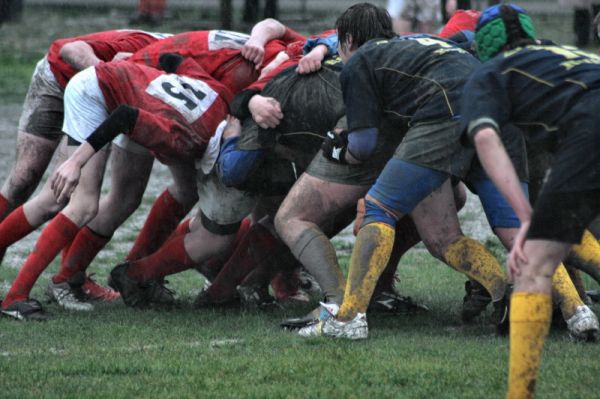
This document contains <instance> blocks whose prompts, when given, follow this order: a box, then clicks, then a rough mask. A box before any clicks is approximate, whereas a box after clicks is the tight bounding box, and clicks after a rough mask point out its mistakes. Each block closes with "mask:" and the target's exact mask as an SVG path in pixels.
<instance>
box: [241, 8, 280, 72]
mask: <svg viewBox="0 0 600 399" xmlns="http://www.w3.org/2000/svg"><path fill="white" fill-rule="evenodd" d="M285 32H286V27H285V25H283V24H282V23H281V22H279V21H277V20H276V19H273V18H267V19H265V20H262V21H260V22H259V23H257V24H256V25H254V27H253V28H252V32H250V39H248V41H247V42H246V44H244V47H242V50H241V53H242V56H243V57H244V58H245V59H247V60H248V61H251V62H253V63H254V64H255V65H256V68H259V67H260V65H261V64H262V61H263V58H264V56H265V45H266V44H267V43H268V42H269V41H271V40H275V39H279V38H281V37H283V36H284V35H285Z"/></svg>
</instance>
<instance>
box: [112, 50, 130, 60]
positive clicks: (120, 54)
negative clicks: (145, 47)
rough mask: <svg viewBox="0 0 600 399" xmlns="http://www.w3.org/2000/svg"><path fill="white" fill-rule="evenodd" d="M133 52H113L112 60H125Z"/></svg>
mask: <svg viewBox="0 0 600 399" xmlns="http://www.w3.org/2000/svg"><path fill="white" fill-rule="evenodd" d="M132 54H133V53H129V52H127V51H119V52H118V53H117V54H115V56H114V57H113V59H112V61H123V60H126V59H127V58H129V57H131V55H132Z"/></svg>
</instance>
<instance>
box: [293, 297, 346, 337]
mask: <svg viewBox="0 0 600 399" xmlns="http://www.w3.org/2000/svg"><path fill="white" fill-rule="evenodd" d="M320 304H321V307H320V308H319V318H318V319H317V320H315V321H313V322H312V323H310V324H308V325H307V326H306V327H302V328H301V329H300V330H298V335H300V336H301V337H319V336H321V335H323V331H322V328H323V323H324V321H325V320H328V319H333V318H334V317H335V316H336V315H337V314H338V312H339V311H340V306H339V305H338V304H337V303H324V302H320Z"/></svg>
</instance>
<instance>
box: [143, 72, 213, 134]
mask: <svg viewBox="0 0 600 399" xmlns="http://www.w3.org/2000/svg"><path fill="white" fill-rule="evenodd" d="M146 93H148V94H150V95H151V96H153V97H156V98H158V99H159V100H161V101H162V102H164V103H166V104H168V105H170V106H171V107H173V108H174V109H175V110H177V112H179V113H180V114H181V115H183V117H184V118H185V120H186V121H187V122H188V123H193V122H195V121H196V120H197V119H198V118H200V117H201V116H202V115H203V114H204V113H205V112H206V110H207V109H209V108H210V106H211V105H212V103H213V102H214V101H215V99H216V98H217V97H218V96H219V94H217V92H216V91H214V90H213V89H212V88H211V87H210V86H209V85H208V84H206V83H205V82H203V81H201V80H197V79H192V78H189V77H187V76H179V75H174V74H168V75H160V76H159V77H157V78H156V79H154V80H153V81H152V82H150V84H149V85H148V87H147V88H146Z"/></svg>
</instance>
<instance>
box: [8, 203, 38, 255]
mask: <svg viewBox="0 0 600 399" xmlns="http://www.w3.org/2000/svg"><path fill="white" fill-rule="evenodd" d="M35 229H36V227H34V226H32V225H30V224H29V222H28V221H27V217H25V211H24V210H23V206H22V205H21V206H20V207H18V208H17V209H15V210H14V211H12V212H11V213H10V214H9V215H8V216H7V217H6V219H4V221H2V223H0V250H4V249H6V248H8V247H9V246H11V245H12V244H14V243H15V242H17V241H19V240H20V239H22V238H23V237H26V236H27V235H28V234H29V233H31V232H32V231H33V230H35Z"/></svg>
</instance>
